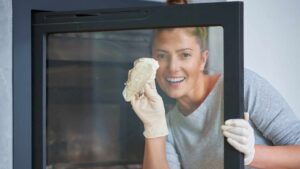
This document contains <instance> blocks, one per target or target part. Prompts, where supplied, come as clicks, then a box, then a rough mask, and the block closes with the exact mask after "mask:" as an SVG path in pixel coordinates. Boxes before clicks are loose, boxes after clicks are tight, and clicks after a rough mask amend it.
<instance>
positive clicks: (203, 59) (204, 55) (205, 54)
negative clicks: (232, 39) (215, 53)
mask: <svg viewBox="0 0 300 169" xmlns="http://www.w3.org/2000/svg"><path fill="white" fill-rule="evenodd" d="M207 58H208V50H205V51H203V52H201V71H203V70H204V68H205V65H206V62H207Z"/></svg>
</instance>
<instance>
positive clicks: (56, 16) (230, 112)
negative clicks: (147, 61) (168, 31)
mask: <svg viewBox="0 0 300 169" xmlns="http://www.w3.org/2000/svg"><path fill="white" fill-rule="evenodd" d="M200 18H201V19H200ZM181 26H182V27H185V26H222V27H223V30H224V98H225V99H224V112H225V114H224V120H226V119H231V118H240V117H242V115H243V111H244V104H243V94H244V92H243V76H244V74H243V71H244V68H243V67H244V65H243V3H242V2H225V3H205V4H189V5H178V6H177V5H175V6H152V7H136V8H123V9H107V10H105V9H104V10H103V9H102V10H87V11H70V12H41V11H33V12H32V53H33V55H32V116H33V117H32V154H33V157H32V160H33V164H32V166H33V168H34V169H45V168H46V150H45V144H46V128H45V124H46V94H47V93H46V53H47V52H46V46H47V34H50V33H63V32H83V31H108V30H109V31H112V30H124V29H151V28H163V27H181ZM224 168H225V169H242V168H244V163H243V155H242V154H241V153H239V152H238V151H236V150H235V149H234V148H232V147H231V146H230V145H229V144H228V143H227V142H226V141H224Z"/></svg>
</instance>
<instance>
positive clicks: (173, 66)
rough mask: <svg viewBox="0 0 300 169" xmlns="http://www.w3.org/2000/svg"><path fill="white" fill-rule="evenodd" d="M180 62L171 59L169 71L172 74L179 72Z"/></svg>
mask: <svg viewBox="0 0 300 169" xmlns="http://www.w3.org/2000/svg"><path fill="white" fill-rule="evenodd" d="M179 65H180V64H179V62H178V61H177V60H176V59H170V60H169V64H168V69H169V72H170V73H174V72H177V71H178V70H179Z"/></svg>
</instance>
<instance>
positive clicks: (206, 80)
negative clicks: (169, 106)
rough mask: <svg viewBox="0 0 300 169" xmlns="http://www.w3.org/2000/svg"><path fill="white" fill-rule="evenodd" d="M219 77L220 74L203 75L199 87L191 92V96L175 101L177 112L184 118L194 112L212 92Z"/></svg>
mask: <svg viewBox="0 0 300 169" xmlns="http://www.w3.org/2000/svg"><path fill="white" fill-rule="evenodd" d="M219 77H220V74H217V75H211V76H209V75H203V78H201V79H202V80H201V83H199V87H198V88H197V89H196V90H195V91H193V92H192V95H190V96H186V97H183V98H180V99H178V100H177V104H178V108H179V111H180V112H181V113H182V114H183V115H185V116H188V115H189V114H191V113H192V112H194V111H195V110H196V109H197V108H198V107H199V106H200V105H201V104H202V103H203V101H204V100H205V99H206V97H207V96H208V95H209V93H210V92H211V91H212V89H213V88H214V86H215V84H216V82H217V81H218V79H219Z"/></svg>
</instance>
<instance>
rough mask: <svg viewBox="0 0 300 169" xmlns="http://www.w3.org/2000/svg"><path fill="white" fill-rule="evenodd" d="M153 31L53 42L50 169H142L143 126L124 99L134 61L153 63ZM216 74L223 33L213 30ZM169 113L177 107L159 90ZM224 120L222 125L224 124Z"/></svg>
mask: <svg viewBox="0 0 300 169" xmlns="http://www.w3.org/2000/svg"><path fill="white" fill-rule="evenodd" d="M152 33H153V30H126V31H107V32H80V33H55V34H49V35H48V38H47V80H46V81H47V115H46V116H47V118H46V119H47V122H46V125H47V127H46V146H47V147H46V151H47V152H46V165H47V169H83V168H84V169H123V168H124V169H138V168H141V167H142V166H141V163H142V159H143V148H144V137H143V135H142V133H143V125H142V123H141V122H140V120H139V119H138V117H137V116H136V115H135V113H134V112H133V110H132V109H131V106H130V104H129V103H126V102H125V101H124V99H123V97H122V90H123V88H124V83H125V82H126V80H127V73H128V70H129V69H131V68H132V66H133V61H134V60H135V59H137V58H139V57H151V56H150V55H151V53H150V51H151V45H150V43H151V38H152ZM208 42H209V43H208V44H209V51H210V57H212V59H210V60H209V62H208V65H207V67H208V70H209V72H210V73H222V72H223V29H222V27H210V28H209V39H208ZM159 93H160V94H161V95H162V97H163V99H164V103H165V107H166V110H167V111H168V110H169V109H171V108H172V107H173V105H174V101H173V100H172V99H169V98H167V97H166V96H165V95H164V94H163V93H162V92H161V91H160V89H159ZM221 120H222V119H221Z"/></svg>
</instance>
